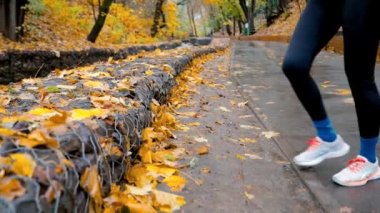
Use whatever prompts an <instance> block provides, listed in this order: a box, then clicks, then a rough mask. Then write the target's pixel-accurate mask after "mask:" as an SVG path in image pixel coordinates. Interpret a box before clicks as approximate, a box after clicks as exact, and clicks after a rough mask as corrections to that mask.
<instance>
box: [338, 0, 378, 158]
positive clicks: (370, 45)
mask: <svg viewBox="0 0 380 213" xmlns="http://www.w3.org/2000/svg"><path fill="white" fill-rule="evenodd" d="M379 7H380V4H379V0H360V1H356V0H346V2H345V5H344V12H343V35H344V51H345V55H344V59H345V60H344V63H345V69H346V74H347V78H348V81H349V84H350V87H351V91H352V95H353V97H354V100H355V108H356V112H357V117H358V122H359V130H360V136H361V151H360V154H361V155H364V157H366V158H367V159H368V160H369V161H371V162H372V163H374V162H375V161H376V143H377V142H378V136H379V129H380V96H379V92H378V89H377V86H376V82H375V78H374V74H375V73H374V71H375V63H376V55H377V49H378V46H379V31H380V30H379V26H380V25H379V24H380V15H379V12H378V8H379Z"/></svg>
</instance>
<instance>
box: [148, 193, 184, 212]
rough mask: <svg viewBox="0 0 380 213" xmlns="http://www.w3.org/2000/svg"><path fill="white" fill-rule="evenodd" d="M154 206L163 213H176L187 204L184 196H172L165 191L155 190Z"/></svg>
mask: <svg viewBox="0 0 380 213" xmlns="http://www.w3.org/2000/svg"><path fill="white" fill-rule="evenodd" d="M153 195H154V201H155V202H154V206H155V207H156V208H158V209H159V210H160V211H162V212H174V211H177V210H179V209H180V208H181V207H182V206H183V205H185V204H186V201H185V198H184V197H182V196H178V195H174V194H170V193H167V192H163V191H158V190H153Z"/></svg>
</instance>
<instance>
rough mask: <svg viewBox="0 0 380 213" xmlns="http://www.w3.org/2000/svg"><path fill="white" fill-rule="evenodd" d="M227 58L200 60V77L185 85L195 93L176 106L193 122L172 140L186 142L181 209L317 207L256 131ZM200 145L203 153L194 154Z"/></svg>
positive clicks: (239, 212) (242, 212) (245, 211)
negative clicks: (206, 149)
mask: <svg viewBox="0 0 380 213" xmlns="http://www.w3.org/2000/svg"><path fill="white" fill-rule="evenodd" d="M229 61H230V56H229V55H228V54H226V55H222V56H220V57H217V58H215V60H212V61H209V62H208V63H207V64H206V65H205V69H204V71H203V72H202V73H201V77H202V78H203V79H204V80H205V82H204V83H202V84H199V85H194V84H190V85H189V86H190V88H192V89H194V91H195V94H194V95H193V96H191V98H190V100H189V106H188V107H184V108H181V112H196V113H197V114H196V116H195V117H187V116H183V117H181V116H177V117H178V118H179V119H180V120H181V121H182V123H184V124H189V123H191V122H199V126H196V125H194V127H191V128H190V129H189V130H188V131H186V132H181V131H179V132H176V133H175V134H176V136H177V139H176V140H175V141H174V144H176V145H178V146H180V147H181V146H184V147H186V150H188V151H189V152H190V154H189V156H188V159H186V160H185V162H187V163H188V162H192V163H191V165H192V167H191V168H187V169H185V170H183V171H182V174H181V175H183V176H185V177H186V178H187V179H188V181H189V183H188V185H187V186H186V188H185V189H184V191H183V192H182V193H181V194H182V195H184V196H185V197H186V200H187V205H186V206H185V207H184V209H183V212H200V213H203V212H205V213H211V212H218V213H220V212H226V213H230V212H234V213H235V212H236V213H251V212H255V213H256V212H269V213H277V212H284V213H285V212H299V213H304V212H322V211H321V209H320V208H319V207H318V205H317V203H316V202H314V200H315V198H314V197H313V196H312V195H311V193H310V192H309V191H308V190H307V188H306V187H305V185H304V184H303V183H302V181H300V179H299V177H298V175H297V173H296V172H295V171H294V170H293V169H292V166H291V164H290V163H289V161H288V160H287V159H286V157H285V156H284V155H283V154H282V153H281V150H280V149H279V148H278V147H277V145H276V143H275V142H274V141H273V140H269V139H267V138H265V137H264V135H263V134H262V132H265V131H266V130H265V129H264V128H263V126H262V124H261V123H260V121H259V120H258V118H257V117H255V115H254V114H253V113H252V111H251V110H250V109H249V107H248V106H246V105H245V104H244V102H246V100H247V99H246V98H244V97H242V96H241V94H240V92H239V91H238V89H237V85H236V84H235V83H234V82H233V81H232V80H231V76H230V73H229V72H228V68H229ZM191 79H197V80H199V79H198V78H197V77H195V78H194V77H193V78H191ZM239 103H240V104H239ZM203 146H207V147H209V153H208V154H206V155H202V156H200V155H197V149H198V148H199V147H203ZM194 156H195V157H194Z"/></svg>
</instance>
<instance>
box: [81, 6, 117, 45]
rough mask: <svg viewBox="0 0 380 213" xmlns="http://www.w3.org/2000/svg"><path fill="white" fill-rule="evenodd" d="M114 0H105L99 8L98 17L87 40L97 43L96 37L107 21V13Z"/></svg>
mask: <svg viewBox="0 0 380 213" xmlns="http://www.w3.org/2000/svg"><path fill="white" fill-rule="evenodd" d="M113 1H114V0H104V1H103V3H102V4H101V6H100V8H99V13H98V17H97V19H96V20H95V24H94V26H93V28H92V30H91V32H90V34H89V35H88V36H87V40H88V41H90V42H92V43H95V41H96V39H97V38H98V36H99V33H100V31H101V30H102V28H103V26H104V23H105V22H106V18H107V14H108V13H109V10H110V7H111V4H112V3H113Z"/></svg>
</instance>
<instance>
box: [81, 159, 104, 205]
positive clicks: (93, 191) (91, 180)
mask: <svg viewBox="0 0 380 213" xmlns="http://www.w3.org/2000/svg"><path fill="white" fill-rule="evenodd" d="M80 185H81V186H82V188H83V189H84V190H85V191H86V192H88V194H89V195H90V196H91V197H92V198H93V199H94V201H95V202H96V203H97V204H101V203H102V202H103V200H102V188H101V185H100V182H99V175H98V169H97V168H96V166H91V167H87V168H86V169H85V170H84V172H83V174H82V176H81V178H80Z"/></svg>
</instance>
